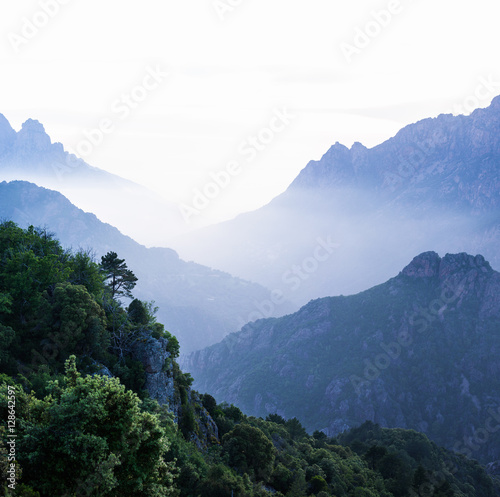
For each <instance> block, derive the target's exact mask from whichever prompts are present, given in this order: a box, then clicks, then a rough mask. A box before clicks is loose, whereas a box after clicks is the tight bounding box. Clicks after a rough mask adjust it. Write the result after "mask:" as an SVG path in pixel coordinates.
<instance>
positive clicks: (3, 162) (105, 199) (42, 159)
mask: <svg viewBox="0 0 500 497" xmlns="http://www.w3.org/2000/svg"><path fill="white" fill-rule="evenodd" d="M138 167H140V165H139V164H138ZM0 180H6V181H12V180H24V181H29V182H32V183H35V184H37V185H38V186H43V187H45V188H49V189H51V190H56V191H58V192H60V193H62V194H63V195H65V196H66V197H67V198H68V199H69V200H70V201H71V202H72V203H73V204H75V205H76V206H78V207H79V208H81V209H83V210H85V211H86V212H93V213H94V214H96V215H97V216H98V217H99V219H102V220H103V221H105V222H108V223H110V224H112V225H113V226H116V227H117V228H118V229H119V230H120V231H121V232H122V233H125V234H127V235H130V236H134V238H136V239H139V241H141V243H144V244H147V245H148V246H153V245H155V246H164V245H165V242H166V241H167V240H168V239H169V238H170V237H174V236H176V235H179V234H180V233H184V232H186V231H188V229H190V228H189V226H188V225H187V224H186V222H185V221H184V220H183V219H182V216H181V214H180V211H179V209H178V208H177V206H176V205H175V204H173V203H169V202H167V201H166V200H164V199H163V198H161V197H160V195H158V194H156V193H154V192H152V191H150V190H148V189H147V188H145V187H143V186H141V185H138V184H136V183H134V182H132V181H129V180H126V179H123V178H121V177H119V176H116V175H114V174H110V173H108V172H106V171H103V170H102V169H98V168H96V167H92V166H90V165H88V164H87V163H86V162H85V161H83V160H82V159H78V158H77V157H76V156H75V155H73V154H69V153H68V152H66V151H65V150H64V148H63V145H62V144H61V143H52V142H51V139H50V137H49V136H48V135H47V133H46V132H45V129H44V127H43V125H42V124H40V123H39V122H38V121H36V120H33V119H28V120H27V121H26V122H25V123H24V124H23V125H22V129H21V130H20V131H19V132H17V133H16V131H14V129H12V127H11V125H10V124H9V122H8V121H7V119H6V118H5V116H3V115H2V114H0ZM138 234H140V237H139V235H138Z"/></svg>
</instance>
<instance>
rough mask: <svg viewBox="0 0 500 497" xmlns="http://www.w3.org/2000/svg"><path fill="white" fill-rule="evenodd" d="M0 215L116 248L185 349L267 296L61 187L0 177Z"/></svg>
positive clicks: (101, 249)
mask: <svg viewBox="0 0 500 497" xmlns="http://www.w3.org/2000/svg"><path fill="white" fill-rule="evenodd" d="M0 219H7V220H12V221H14V222H16V223H19V225H20V226H22V227H28V226H29V225H32V224H33V225H35V226H41V227H47V229H48V230H49V231H50V232H53V233H56V235H57V238H58V239H59V240H60V241H61V243H62V244H63V246H64V247H67V248H70V247H72V248H74V249H78V248H83V249H84V250H87V249H90V250H91V251H92V253H93V254H94V255H95V256H96V258H97V259H98V260H100V258H101V256H103V255H105V254H106V253H107V252H108V251H110V250H113V251H115V252H117V253H118V255H119V256H120V257H121V258H124V259H125V260H126V261H127V264H128V266H129V267H130V268H131V269H132V270H133V271H134V273H135V274H136V275H137V276H138V278H139V285H138V287H137V289H136V294H137V296H138V297H139V298H141V299H143V300H148V301H150V300H154V301H155V302H156V305H158V306H159V319H160V320H161V322H162V323H164V324H165V326H166V327H167V329H168V330H170V331H171V332H172V333H175V334H176V335H177V337H178V338H179V340H180V342H181V344H182V351H183V353H186V352H190V351H193V350H197V349H199V348H202V347H205V346H208V345H211V344H213V343H216V342H218V341H219V340H221V339H222V338H223V337H224V336H225V335H226V334H227V333H230V332H232V331H236V330H237V329H239V328H240V327H241V326H242V325H243V324H244V323H246V322H248V321H249V320H250V319H249V317H250V318H251V317H252V316H255V315H256V314H255V313H256V312H257V310H256V307H255V306H256V303H262V302H264V303H265V302H268V301H269V299H270V298H271V296H270V292H269V290H267V289H265V288H263V287H262V286H260V285H257V284H255V283H250V282H248V281H244V280H242V279H239V278H233V277H232V276H231V275H229V274H227V273H224V272H222V271H214V270H212V269H210V268H208V267H205V266H202V265H200V264H195V263H192V262H185V261H183V260H181V259H180V258H179V256H178V255H177V253H176V252H175V251H174V250H171V249H167V248H146V247H144V246H143V245H140V244H138V243H137V242H135V241H134V240H132V239H131V238H129V237H127V236H125V235H123V234H122V233H120V232H119V231H118V230H117V229H116V228H114V227H112V226H110V225H109V224H105V223H102V222H101V221H100V220H99V219H98V218H97V217H96V216H95V215H93V214H89V213H86V212H83V211H82V210H81V209H78V208H76V207H75V206H74V205H72V204H71V203H70V202H69V201H68V200H67V199H66V198H65V197H63V196H62V195H61V194H60V193H57V192H54V191H50V190H47V189H45V188H41V187H37V186H36V185H33V184H31V183H27V182H22V181H14V182H11V183H6V182H2V183H0ZM274 300H275V301H276V299H274ZM276 302H277V301H276ZM279 302H280V305H274V306H273V309H272V314H273V315H282V314H285V313H287V312H290V311H291V310H292V309H293V307H292V306H291V305H290V304H288V303H286V302H284V299H282V300H281V301H279ZM261 315H262V314H261Z"/></svg>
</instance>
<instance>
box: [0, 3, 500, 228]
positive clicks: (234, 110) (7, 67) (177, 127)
mask: <svg viewBox="0 0 500 497" xmlns="http://www.w3.org/2000/svg"><path fill="white" fill-rule="evenodd" d="M1 5H2V15H1V16H0V36H1V38H0V57H1V68H2V75H1V78H0V90H1V91H0V102H1V105H0V112H1V113H3V114H4V115H5V116H6V117H7V119H8V120H9V121H10V122H11V124H12V125H13V127H14V128H15V129H20V127H21V124H22V122H24V121H25V120H26V119H28V118H30V117H31V118H34V119H38V120H39V121H40V122H42V123H43V124H44V126H45V129H46V130H47V132H48V133H49V134H50V136H51V137H52V140H53V141H59V142H62V143H63V144H64V146H65V148H66V149H70V150H72V151H75V152H77V153H78V152H80V154H79V155H81V156H83V158H84V159H85V160H86V161H87V162H88V163H90V164H91V165H94V166H96V167H99V168H102V169H105V170H107V171H110V172H113V173H116V174H119V175H121V176H123V177H125V178H128V179H131V180H134V181H136V182H138V183H141V184H144V185H146V186H148V187H150V188H153V189H155V190H157V191H159V192H162V193H164V194H165V195H166V197H167V198H169V199H171V200H173V201H176V202H180V203H183V204H185V205H191V204H192V198H193V195H194V192H195V190H196V189H198V190H200V191H204V189H206V188H207V185H208V184H209V183H210V182H212V181H213V179H212V176H213V175H214V174H215V175H216V176H217V174H216V173H218V176H217V177H218V178H219V182H221V184H224V185H225V183H228V184H227V186H224V188H221V191H220V192H219V193H218V194H217V197H216V201H212V202H211V203H210V205H209V207H208V208H207V209H206V210H205V211H204V212H202V214H201V215H202V216H203V217H205V218H206V220H207V221H216V220H221V219H227V218H230V217H232V216H234V215H235V214H237V213H238V212H242V211H246V210H250V209H253V208H256V207H259V206H260V205H263V204H265V203H267V202H268V201H269V200H271V199H272V198H273V197H274V196H276V195H277V194H279V193H281V192H282V191H284V190H285V189H286V187H287V186H288V185H289V184H290V182H291V181H292V180H293V179H294V178H295V177H296V175H297V174H298V173H299V171H300V170H301V169H302V168H303V167H304V166H305V165H306V164H307V162H308V161H309V160H311V159H319V158H320V157H321V156H322V155H323V154H324V153H325V152H326V151H327V149H328V148H329V147H330V146H331V145H332V144H333V143H335V142H336V141H339V142H341V143H343V144H345V145H347V146H351V145H352V143H353V142H355V141H360V142H362V143H363V144H365V145H366V146H370V147H371V146H374V145H376V144H378V143H380V142H382V141H384V140H385V139H387V138H389V137H390V136H393V135H394V134H395V133H396V132H397V131H398V129H400V128H401V127H402V126H404V125H406V124H409V123H411V122H415V121H417V120H418V119H421V118H424V117H431V116H437V115H438V114H440V113H443V112H453V113H455V114H457V113H462V112H464V113H470V111H471V110H472V109H473V108H474V107H485V106H487V105H488V104H489V103H490V101H491V99H492V97H493V96H495V95H497V94H500V67H499V57H498V49H499V47H500V29H498V19H499V18H500V3H499V2H498V0H476V1H475V2H471V1H470V0H468V1H464V0H438V1H430V0H413V1H412V0H400V1H398V0H382V1H378V0H377V1H365V0H356V1H347V0H307V1H305V0H215V1H214V0H141V1H140V2H139V1H132V0H99V1H98V0H40V1H28V0H17V1H15V2H14V1H7V0H2V4H1ZM46 12H47V13H46ZM497 82H498V83H497ZM475 95H477V96H475ZM99 126H101V128H102V130H103V131H101V132H95V131H94V132H93V133H87V134H86V130H87V131H90V130H95V129H96V128H98V127H99ZM100 133H102V137H100ZM87 135H90V136H91V137H92V139H93V140H94V144H92V143H91V141H90V140H89V138H88V136H87ZM228 168H229V170H230V172H231V173H232V176H231V177H230V181H225V180H224V179H223V178H224V175H221V174H220V171H223V170H227V169H228ZM210 173H212V176H211V174H210ZM208 192H209V193H210V188H209V189H208Z"/></svg>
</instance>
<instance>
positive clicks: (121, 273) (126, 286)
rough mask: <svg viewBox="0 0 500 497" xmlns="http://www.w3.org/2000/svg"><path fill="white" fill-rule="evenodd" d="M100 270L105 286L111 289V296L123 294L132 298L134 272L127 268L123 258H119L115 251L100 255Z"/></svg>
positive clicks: (134, 282)
mask: <svg viewBox="0 0 500 497" xmlns="http://www.w3.org/2000/svg"><path fill="white" fill-rule="evenodd" d="M101 271H102V272H103V274H104V281H108V280H109V283H107V287H108V288H109V290H110V291H111V298H115V296H123V297H128V298H132V290H133V288H134V287H135V285H136V282H137V278H136V276H135V274H134V273H133V272H132V271H131V270H130V269H128V268H127V264H126V263H125V259H119V258H118V255H117V254H116V252H108V253H107V254H106V255H104V256H103V257H101Z"/></svg>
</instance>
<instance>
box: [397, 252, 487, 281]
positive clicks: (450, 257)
mask: <svg viewBox="0 0 500 497" xmlns="http://www.w3.org/2000/svg"><path fill="white" fill-rule="evenodd" d="M470 271H476V272H481V273H491V272H492V271H493V269H492V268H491V266H490V264H489V262H487V261H486V260H485V259H484V257H483V256H482V255H476V256H473V255H469V254H466V253H460V254H446V255H445V256H444V257H443V258H441V257H439V255H438V254H437V253H436V252H424V253H423V254H420V255H417V257H415V258H414V259H413V260H412V261H411V262H410V264H408V266H406V267H405V268H404V269H403V271H402V272H401V274H402V275H404V276H410V277H413V278H433V277H435V276H438V277H439V279H440V280H445V279H447V278H449V277H450V276H452V275H456V274H465V273H468V272H470Z"/></svg>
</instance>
